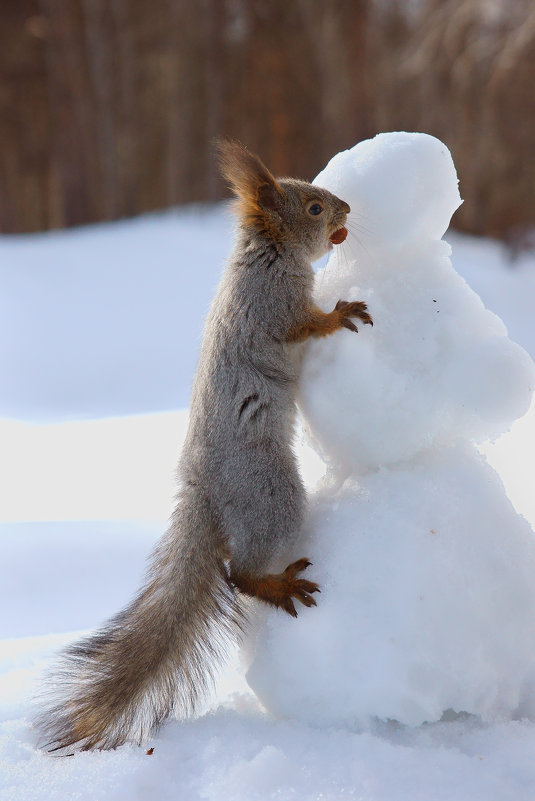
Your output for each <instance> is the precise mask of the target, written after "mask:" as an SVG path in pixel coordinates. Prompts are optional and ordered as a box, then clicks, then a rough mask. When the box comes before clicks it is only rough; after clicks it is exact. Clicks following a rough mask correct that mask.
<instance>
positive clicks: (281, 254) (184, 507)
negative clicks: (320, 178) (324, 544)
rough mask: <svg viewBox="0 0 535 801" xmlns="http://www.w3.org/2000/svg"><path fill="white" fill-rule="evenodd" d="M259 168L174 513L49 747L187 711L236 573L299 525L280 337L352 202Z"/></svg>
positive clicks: (42, 721) (87, 643) (108, 736)
mask: <svg viewBox="0 0 535 801" xmlns="http://www.w3.org/2000/svg"><path fill="white" fill-rule="evenodd" d="M231 149H232V146H231ZM228 158H229V162H228V163H227V165H226V169H227V171H226V174H227V175H228V174H229V173H230V174H231V176H232V170H233V169H235V170H236V172H239V170H240V169H241V170H242V174H241V175H240V176H239V178H240V180H241V184H240V183H239V181H238V180H236V182H235V190H236V192H237V193H238V195H239V194H240V192H242V195H245V194H246V193H253V194H254V192H255V188H254V187H255V175H254V170H255V166H254V165H255V162H254V157H252V160H251V158H250V157H249V155H247V157H246V158H245V157H244V156H243V152H242V153H241V154H240V152H238V151H235V153H234V155H233V153H230V155H229V157H228ZM233 158H235V161H232V159H233ZM239 158H242V161H243V164H244V165H245V166H243V164H242V165H241V166H240V164H238V163H237V161H236V159H237V160H238V161H239ZM235 162H236V163H235ZM229 164H230V166H229ZM258 164H261V163H260V162H258ZM251 165H252V167H251ZM262 167H263V165H262ZM263 169H264V170H265V168H263ZM244 170H245V171H247V170H252V172H246V173H244ZM266 175H267V176H268V177H267V179H266ZM244 176H245V177H244ZM259 176H260V177H258V176H257V177H258V180H257V184H259V183H260V184H261V191H259V192H258V195H259V196H261V197H262V198H264V197H267V201H266V208H265V209H263V208H261V209H260V211H259V212H258V209H257V206H255V207H254V209H253V212H254V215H256V216H254V215H253V216H254V224H252V223H251V220H252V219H253V216H251V214H249V212H247V213H246V212H244V211H242V212H241V214H242V217H241V222H240V228H239V231H238V236H237V241H236V245H235V249H234V252H233V254H232V256H231V258H230V260H229V263H228V266H227V269H226V271H225V274H224V276H223V279H222V281H221V284H220V286H219V289H218V291H217V294H216V297H215V299H214V301H213V304H212V308H211V311H210V314H209V316H208V319H207V323H206V328H205V336H204V341H203V346H202V352H201V356H200V362H199V366H198V370H197V374H196V378H195V382H194V388H193V394H192V399H191V414H190V424H189V429H188V433H187V436H186V441H185V444H184V448H183V452H182V455H181V458H180V462H179V468H178V477H179V482H180V490H179V496H178V504H177V508H176V511H175V513H174V516H173V519H172V522H171V525H170V527H169V530H168V532H167V533H166V535H165V536H164V537H163V538H162V540H161V542H160V543H159V545H158V546H157V548H156V551H155V553H154V554H153V557H152V562H151V566H150V569H149V572H148V577H147V581H146V584H145V586H144V588H143V589H142V590H141V591H140V593H139V594H138V596H137V597H136V598H135V599H134V600H133V601H132V603H131V604H130V605H129V606H128V607H127V608H126V609H125V610H124V611H122V612H121V613H120V614H118V615H117V616H116V617H115V618H113V619H112V620H111V621H110V622H109V623H108V624H107V625H106V626H105V627H104V628H103V629H102V630H101V631H100V632H97V633H95V634H93V635H92V636H90V637H89V638H88V639H86V640H83V641H82V642H79V643H77V644H75V645H73V646H71V647H70V648H68V649H67V650H66V651H65V652H64V653H63V654H62V655H61V656H60V660H59V664H58V665H57V666H56V668H55V669H54V670H53V671H52V673H51V674H50V676H49V678H48V682H47V690H48V695H49V699H48V702H47V707H46V709H45V711H44V712H43V714H42V715H41V717H40V718H39V720H38V726H39V728H40V729H41V731H42V732H43V734H44V735H45V736H46V738H47V741H48V744H49V745H53V746H54V747H55V748H66V747H69V748H70V747H72V746H77V747H78V748H81V749H89V748H115V747H117V746H119V745H121V744H122V743H124V742H126V741H133V742H138V743H139V742H141V741H142V740H143V739H144V738H145V737H146V736H147V735H148V734H149V733H150V732H151V731H153V730H154V729H155V727H157V726H158V725H160V724H161V723H162V722H163V721H164V720H165V719H166V718H167V717H168V716H169V715H170V714H171V713H172V712H176V713H178V714H180V715H184V714H189V713H191V712H192V710H193V709H194V707H195V704H196V702H197V700H198V699H199V697H200V696H202V694H203V693H204V691H205V690H206V688H207V686H208V685H209V684H210V679H211V676H212V671H213V669H214V666H215V665H217V663H218V662H219V660H220V659H221V658H222V657H223V656H224V653H225V651H226V647H227V644H228V642H229V641H233V640H235V638H236V636H237V635H238V633H239V630H240V626H241V622H242V616H241V608H240V605H239V601H238V599H237V598H236V591H235V588H234V585H233V582H232V576H233V574H236V575H237V574H240V573H242V572H246V573H248V574H251V575H262V574H263V573H265V572H266V571H267V570H268V569H269V568H270V566H271V565H272V564H273V562H274V560H276V559H277V558H278V556H279V554H280V553H281V551H282V550H283V549H285V548H288V546H289V544H290V543H291V541H292V539H293V537H294V536H295V535H296V533H297V532H298V530H299V528H300V526H301V523H302V520H303V515H304V512H305V492H304V489H303V485H302V482H301V479H300V476H299V473H298V470H297V466H296V462H295V457H294V454H293V452H292V446H291V443H292V439H293V426H294V416H295V392H296V380H297V367H296V358H295V350H296V345H291V344H287V342H286V340H287V338H288V334H289V331H291V329H292V328H294V327H295V326H298V325H299V324H302V322H303V319H304V317H305V316H306V313H307V310H308V309H310V307H311V304H312V286H313V272H312V268H311V266H310V260H311V259H312V258H316V257H318V256H320V255H321V254H322V252H325V250H326V249H327V247H328V236H329V235H330V234H331V233H332V232H333V231H334V230H335V229H336V226H337V225H338V226H339V225H340V224H343V222H344V221H345V215H346V212H347V210H348V207H347V206H346V204H344V203H343V202H342V201H340V200H338V199H337V198H335V197H334V196H333V195H330V194H329V193H328V192H326V191H325V190H321V189H317V188H316V187H311V186H310V184H306V183H304V182H298V181H293V180H291V179H285V180H281V181H280V183H277V182H275V181H274V179H273V182H272V184H271V183H270V181H271V177H270V174H269V173H268V172H267V170H266V171H265V172H262V173H261V175H260V169H259ZM245 179H247V180H245ZM249 179H251V180H250V181H249ZM266 180H267V182H268V183H267V184H266ZM238 184H239V186H238ZM244 186H245V187H246V188H245V189H244V188H243V187H244ZM266 187H267V188H266ZM272 191H273V192H275V193H276V195H273V197H271V196H270V195H269V193H270V192H272ZM316 197H320V198H321V199H322V201H323V202H324V203H325V207H326V212H325V218H324V219H322V220H309V219H308V217H307V215H306V212H305V211H304V208H305V206H304V204H305V203H306V202H307V201H308V202H310V198H316ZM242 200H243V197H242ZM245 200H246V202H249V201H248V198H245ZM255 202H256V200H255ZM247 214H249V217H247Z"/></svg>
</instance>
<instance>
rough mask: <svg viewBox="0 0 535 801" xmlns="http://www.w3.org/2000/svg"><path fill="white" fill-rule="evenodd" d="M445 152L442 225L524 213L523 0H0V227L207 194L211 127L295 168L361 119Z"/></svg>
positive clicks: (312, 170) (526, 63) (367, 128)
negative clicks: (457, 180) (453, 179)
mask: <svg viewBox="0 0 535 801" xmlns="http://www.w3.org/2000/svg"><path fill="white" fill-rule="evenodd" d="M400 129H401V130H419V131H426V132H428V133H431V134H434V135H436V136H438V137H440V138H441V139H442V140H443V141H444V142H445V143H446V144H447V145H448V147H449V148H450V149H451V151H452V154H453V157H454V160H455V163H456V166H457V169H458V172H459V175H460V177H461V190H462V195H463V197H464V198H465V203H464V205H463V206H462V208H461V210H460V211H459V212H458V213H457V215H456V218H455V220H456V225H457V227H459V228H462V229H464V230H468V231H472V232H474V233H478V234H489V235H492V236H499V237H503V238H506V239H509V240H510V241H511V242H517V243H518V242H520V243H522V241H523V239H524V238H526V237H527V233H528V230H529V229H530V227H532V226H534V225H535V3H534V2H533V0H405V1H404V2H396V0H382V2H379V0H345V1H344V0H269V2H266V0H150V2H149V0H3V2H2V5H1V9H0V231H1V232H3V233H16V232H27V231H37V230H44V229H48V228H58V227H64V226H71V225H78V224H81V223H87V222H93V221H97V220H111V219H116V218H118V217H124V216H131V215H134V214H138V213H140V212H144V211H147V210H151V209H159V208H165V207H168V206H171V205H175V204H180V203H187V202H191V201H205V200H213V199H216V198H218V197H221V196H222V195H223V194H224V192H225V188H224V186H223V184H222V183H221V181H220V180H219V178H218V176H217V172H216V170H215V164H214V159H213V147H212V142H213V139H214V137H216V136H219V135H227V136H233V137H236V138H238V139H240V140H241V141H243V142H244V143H246V144H247V145H248V146H249V147H250V148H251V149H253V150H255V151H256V152H258V153H259V154H260V155H261V156H262V157H263V158H264V160H265V161H266V162H267V164H268V165H269V166H270V167H271V168H272V169H273V171H274V172H275V173H277V174H294V175H298V176H300V177H303V178H307V179H311V178H312V177H313V176H314V175H315V174H316V173H317V172H318V171H319V170H320V169H321V168H322V167H323V166H324V164H325V162H326V161H327V160H328V158H330V156H332V155H333V154H334V153H335V152H337V151H338V150H340V149H343V148H346V147H350V146H352V145H353V144H355V142H357V141H358V140H360V139H363V138H366V137H368V136H373V135H374V134H375V133H377V132H378V131H387V130H400Z"/></svg>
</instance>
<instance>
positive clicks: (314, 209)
mask: <svg viewBox="0 0 535 801" xmlns="http://www.w3.org/2000/svg"><path fill="white" fill-rule="evenodd" d="M307 211H308V213H309V214H312V216H313V217H316V216H317V215H318V214H321V212H322V211H323V206H322V205H321V203H312V205H310V206H309V207H308V209H307Z"/></svg>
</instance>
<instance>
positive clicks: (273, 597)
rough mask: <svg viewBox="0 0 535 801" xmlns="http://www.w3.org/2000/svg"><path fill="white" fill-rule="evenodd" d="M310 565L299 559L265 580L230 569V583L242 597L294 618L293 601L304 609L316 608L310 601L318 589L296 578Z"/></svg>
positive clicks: (305, 560) (264, 578)
mask: <svg viewBox="0 0 535 801" xmlns="http://www.w3.org/2000/svg"><path fill="white" fill-rule="evenodd" d="M311 564H312V563H311V562H309V561H308V559H299V560H298V561H297V562H293V563H292V564H291V565H288V567H287V568H286V570H284V571H283V572H282V573H270V574H267V575H265V576H253V575H252V574H250V573H245V572H239V573H233V572H232V569H231V573H230V581H231V582H232V584H234V586H235V587H237V588H238V589H239V590H240V591H241V592H243V593H245V595H250V596H252V597H254V598H259V599H260V600H261V601H264V602H265V603H268V604H271V605H272V606H276V607H280V608H281V609H284V611H285V612H288V614H289V615H291V616H292V617H297V612H296V611H295V606H294V602H293V601H292V598H297V600H298V601H301V603H302V604H304V605H305V606H316V601H315V600H314V598H313V597H312V593H313V592H320V588H319V587H318V585H317V584H315V583H314V582H313V581H307V580H306V579H299V578H296V575H297V573H301V572H302V571H303V570H305V569H306V568H307V567H309V565H311Z"/></svg>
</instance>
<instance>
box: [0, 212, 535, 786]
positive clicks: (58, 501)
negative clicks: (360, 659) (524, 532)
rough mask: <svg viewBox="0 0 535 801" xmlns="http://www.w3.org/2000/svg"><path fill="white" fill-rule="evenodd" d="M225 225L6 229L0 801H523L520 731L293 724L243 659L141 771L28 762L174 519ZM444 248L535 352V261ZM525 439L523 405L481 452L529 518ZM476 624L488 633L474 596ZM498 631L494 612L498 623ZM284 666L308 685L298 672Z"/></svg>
mask: <svg viewBox="0 0 535 801" xmlns="http://www.w3.org/2000/svg"><path fill="white" fill-rule="evenodd" d="M231 226H232V223H231V219H230V217H229V215H228V213H227V210H226V208H225V207H215V208H213V209H211V210H204V211H201V210H188V211H186V212H181V213H167V214H163V215H154V216H149V217H145V218H140V219H138V220H133V221H127V222H122V223H118V224H113V225H108V226H95V227H91V228H86V229H83V230H80V231H72V232H67V233H61V234H60V233H57V234H50V235H46V236H29V237H0V275H1V280H2V286H3V293H2V294H3V300H2V303H3V309H2V314H1V315H0V325H2V326H4V328H3V331H2V337H1V338H0V375H1V376H2V392H1V397H0V404H1V414H2V415H3V418H4V419H2V420H0V436H1V437H2V443H3V448H2V449H1V450H0V476H1V479H2V487H3V493H2V499H1V501H0V520H1V521H4V522H3V524H2V526H1V528H0V538H1V539H0V542H1V543H2V546H1V547H2V559H1V560H0V571H1V576H0V600H1V602H0V610H1V611H0V637H2V639H1V640H0V798H1V799H2V801H4V799H5V801H8V800H9V801H15V799H16V801H19V799H35V800H36V801H37V800H39V801H41V799H43V801H44V800H45V799H46V801H56V799H57V800H58V801H60V800H61V801H64V800H65V799H71V798H72V799H91V801H95V800H98V799H110V800H111V799H113V800H115V799H117V800H118V801H123V799H124V801H126V799H128V801H131V799H152V798H161V799H167V798H169V799H171V798H172V799H177V798H179V799H188V801H190V800H191V801H195V799H211V800H212V801H223V799H224V801H228V799H233V800H234V799H236V801H242V799H243V801H251V800H252V799H262V800H263V799H268V798H269V799H275V798H281V799H293V798H295V799H300V801H303V800H304V801H308V799H310V801H312V799H314V800H316V799H322V801H324V800H325V799H329V801H330V800H331V799H344V798H355V799H366V800H367V801H405V799H407V801H409V799H410V801H420V800H421V801H429V800H430V799H433V801H434V800H435V799H436V800H437V801H441V799H444V800H445V801H446V799H447V801H465V799H466V801H468V800H470V801H480V799H481V801H483V799H484V800H485V801H488V799H493V800H495V799H496V800H499V801H508V800H509V799H515V800H516V799H519V801H524V800H525V801H528V800H529V801H532V799H533V797H534V795H535V759H534V755H535V725H534V724H533V723H532V722H530V721H528V720H518V721H500V722H494V723H492V724H488V723H483V722H482V720H481V719H480V718H478V717H476V716H462V715H461V716H459V717H457V719H453V718H454V717H455V716H454V715H452V714H449V715H447V716H446V717H447V718H448V719H447V720H444V721H442V722H438V723H432V724H426V725H421V726H416V727H408V726H403V725H399V724H395V723H393V722H390V723H384V724H380V723H378V722H376V723H375V724H373V725H370V726H368V727H367V728H361V727H359V726H353V727H352V726H348V725H347V724H346V725H345V726H340V725H339V726H336V727H333V726H331V727H329V726H311V725H308V724H306V723H304V722H298V721H295V720H293V721H292V720H287V721H283V720H280V719H276V718H275V717H273V716H272V715H270V714H268V713H266V712H265V711H264V710H263V709H262V708H261V707H260V705H259V704H258V702H257V701H256V699H255V698H254V696H253V695H252V693H251V691H250V690H249V689H248V688H247V686H246V684H245V682H244V678H243V669H242V667H241V666H240V665H239V664H237V663H234V664H232V665H231V666H230V667H229V669H228V671H226V672H225V674H224V675H223V676H222V678H221V681H220V682H219V684H218V689H217V692H216V694H215V696H214V698H213V699H212V701H211V703H210V705H209V708H210V711H209V713H208V714H205V715H202V716H201V717H200V718H199V719H198V720H194V721H189V722H170V723H169V724H168V725H167V726H166V727H165V728H164V729H163V730H162V732H161V733H160V734H159V735H158V736H157V737H156V738H155V739H154V741H153V742H152V743H150V744H149V745H153V746H154V754H153V755H152V756H150V757H149V756H146V755H145V751H144V750H143V749H137V748H131V747H125V748H122V749H119V750H118V751H116V752H111V753H97V754H79V755H77V756H76V757H73V758H71V759H53V758H50V757H49V756H47V755H46V754H43V753H42V752H40V751H37V750H36V748H35V734H34V732H32V730H31V728H30V727H29V725H28V722H27V718H28V717H29V715H30V709H31V707H30V697H31V694H32V691H33V688H34V682H35V679H36V677H37V676H38V675H39V672H40V671H41V670H42V668H43V665H44V663H45V661H46V660H47V659H48V658H49V657H50V656H51V655H52V654H53V653H54V652H55V651H56V650H57V649H58V648H59V647H60V646H61V645H63V644H65V643H66V642H69V641H71V640H72V639H74V638H75V637H77V636H79V634H80V629H82V628H84V629H85V628H91V627H94V626H96V625H98V624H99V623H100V622H102V620H103V618H105V617H106V616H108V615H110V614H112V613H113V612H115V611H117V609H118V608H119V606H120V605H121V604H122V603H124V601H126V599H128V598H129V597H130V595H131V593H132V591H133V589H134V587H135V586H137V583H138V580H139V575H140V573H141V571H142V567H143V561H144V556H145V554H146V553H148V551H149V550H150V548H151V547H152V544H153V542H154V541H155V540H156V538H157V537H158V536H159V534H160V533H161V531H162V529H163V525H164V523H165V520H166V518H167V516H168V514H169V511H170V508H171V505H172V494H173V482H172V473H173V469H174V464H175V462H176V455H177V452H178V449H179V447H180V443H181V439H182V436H183V432H184V429H185V420H186V412H185V411H183V412H176V413H161V412H165V411H166V410H168V409H170V408H175V407H177V406H180V405H184V404H185V403H186V398H187V395H188V392H189V386H190V382H191V377H192V371H193V367H194V364H195V359H196V354H197V350H198V344H199V337H200V330H201V317H202V315H203V313H204V311H205V310H206V309H207V307H208V303H209V300H210V296H211V292H212V290H213V287H214V285H215V283H216V281H217V278H218V275H219V273H220V270H221V267H222V264H223V261H224V259H225V256H226V254H227V253H228V248H229V243H230V240H231ZM447 239H448V241H449V242H450V243H451V244H452V245H453V255H452V258H453V262H454V265H455V267H456V269H457V270H458V271H459V272H460V273H461V274H462V275H463V276H464V277H465V278H467V279H468V280H469V283H470V284H471V286H472V287H473V288H474V289H475V290H476V291H478V292H479V294H480V295H481V296H482V298H483V300H484V302H485V303H486V304H487V305H488V306H489V308H491V309H492V310H493V311H494V312H496V313H498V314H499V315H500V316H501V317H502V318H503V319H504V321H505V323H506V325H507V327H508V329H509V332H510V333H511V335H512V336H513V338H514V339H516V340H517V341H518V342H520V344H522V345H523V346H524V347H526V348H527V349H528V350H529V351H530V353H531V354H532V355H535V326H534V325H533V319H532V311H531V305H532V301H531V299H532V298H533V291H534V289H535V287H534V282H535V259H534V258H533V257H532V256H531V257H530V256H525V257H524V258H523V259H522V260H521V261H519V262H518V263H515V264H514V265H511V264H509V263H508V260H507V254H506V252H505V251H504V250H503V248H502V246H501V245H499V244H498V243H494V242H490V241H481V240H477V239H473V238H469V237H462V236H459V235H453V234H448V236H447ZM194 242H195V245H194V244H193V243H194ZM192 264H193V265H194V267H192ZM133 265H134V266H135V270H134V272H132V269H131V267H132V266H133ZM186 266H187V274H188V277H189V278H188V281H187V282H186V280H185V279H184V274H185V272H186ZM71 270H76V271H77V281H79V282H80V286H82V287H85V288H86V289H87V292H86V293H84V294H85V296H86V297H85V300H84V298H83V297H78V296H77V293H76V286H75V284H76V283H77V281H76V282H75V281H74V279H73V277H72V276H71V274H70V273H71ZM134 275H135V280H132V279H133V277H134ZM177 276H178V277H177ZM189 279H191V280H189ZM153 280H154V281H156V283H157V285H158V287H159V290H158V292H156V291H155V290H154V291H153V288H152V281H153ZM76 303H77V308H76V313H72V314H70V313H69V312H68V309H69V306H70V305H72V304H74V305H75V306H76ZM171 304H172V305H171ZM103 307H105V308H106V316H105V318H104V320H102V321H101V320H100V313H101V309H102V308H103ZM133 309H134V310H136V313H133ZM177 327H178V328H177ZM177 330H179V336H177ZM192 332H193V333H192ZM362 333H363V331H362V330H361V333H359V335H358V336H359V337H361V334H362ZM175 340H176V341H175ZM359 341H360V340H359ZM147 412H158V413H150V414H147ZM117 415H121V417H118V416H117ZM132 415H138V416H134V417H132ZM103 416H104V417H106V418H107V419H91V420H84V419H83V418H84V417H85V418H90V417H91V418H99V417H103ZM74 420H76V422H74ZM51 421H56V424H54V425H51V424H50V423H51ZM59 421H62V422H59ZM65 421H69V422H65ZM534 436H535V411H534V410H533V408H532V410H531V411H530V413H529V414H528V415H527V416H526V417H525V418H523V419H522V420H519V421H518V422H517V423H515V424H514V425H513V427H512V432H511V434H506V435H504V436H503V437H501V438H500V439H499V440H498V441H497V443H496V444H490V443H487V444H484V445H483V446H482V448H483V450H484V451H485V453H486V454H487V455H488V458H489V460H490V461H491V463H492V464H493V465H494V466H495V467H496V468H497V469H498V470H499V472H500V475H501V477H502V478H503V479H504V482H505V484H506V487H507V491H508V495H509V497H510V498H511V499H512V500H513V501H514V504H515V506H516V508H517V509H518V510H520V511H522V512H523V514H525V515H526V517H528V518H529V520H530V521H531V522H532V523H534V522H535V501H534V498H533V494H532V491H531V484H532V476H533V472H534V467H535V464H534V457H533V453H532V452H533V448H532V447H531V444H532V443H533V438H534ZM299 450H300V454H301V456H302V460H303V464H304V467H305V468H306V470H307V476H308V483H309V484H310V485H311V484H313V483H314V481H315V480H316V478H317V477H318V476H320V475H321V473H322V467H321V465H320V463H319V462H318V459H317V457H315V455H314V454H313V453H312V452H311V451H310V449H307V448H306V447H305V446H303V445H301V444H300V447H299ZM451 479H452V481H455V480H456V477H455V475H454V474H453V473H452V476H451ZM370 480H371V479H370ZM376 480H379V479H376ZM494 480H495V479H494ZM69 520H70V521H71V522H69ZM28 521H30V522H28ZM58 521H61V522H58ZM433 536H434V535H431V534H429V535H428V537H429V539H431V538H432V537H433ZM421 539H422V540H423V541H422V547H424V548H425V547H426V539H425V537H422V538H421ZM479 541H480V538H479V537H477V538H476V541H475V542H476V543H477V542H479ZM401 545H402V544H401V543H399V547H396V548H395V549H394V551H395V552H394V556H395V554H397V555H398V557H399V558H403V554H402V553H401ZM413 545H414V544H413ZM458 545H459V547H460V548H461V547H465V548H467V547H469V542H466V543H462V542H461V541H460V540H459V541H458ZM506 551H507V549H506ZM327 555H328V554H327ZM372 557H373V551H372V552H371V553H370V554H368V557H367V558H368V559H371V558H372ZM318 564H319V563H318ZM419 565H420V566H421V562H419ZM383 569H384V566H383ZM511 569H512V567H511V566H509V567H508V570H511ZM526 569H529V566H528V567H526ZM520 570H521V572H522V570H524V568H523V567H520ZM461 579H462V577H459V580H461ZM366 580H367V581H368V582H369V581H370V575H369V574H368V575H367V576H366ZM506 580H507V579H506V578H504V579H500V578H499V576H498V583H500V581H506ZM325 590H327V588H325ZM326 595H327V592H326V591H324V593H323V594H322V596H321V597H320V599H319V600H320V606H318V608H317V609H316V610H310V611H311V616H310V617H309V618H308V617H307V615H308V610H304V612H303V614H300V617H299V620H298V621H291V622H292V623H294V627H293V631H294V632H295V631H296V630H297V629H296V628H295V627H296V626H300V625H301V624H303V625H305V626H307V625H309V623H308V620H310V621H311V625H313V617H312V615H313V614H315V613H319V614H322V611H321V610H322V605H323V601H324V597H325V596H326ZM412 602H413V604H414V603H415V601H414V599H412ZM510 602H511V603H513V602H514V599H510ZM490 603H491V606H492V599H491V600H490ZM492 608H493V609H494V611H495V606H494V607H492ZM401 611H402V610H401ZM401 611H400V610H398V609H396V610H395V612H396V615H397V616H399V615H400V614H401ZM283 620H284V618H283V617H281V622H283ZM481 620H482V626H483V630H484V631H488V630H489V629H490V628H491V627H492V625H493V619H490V620H489V615H488V614H487V606H486V603H482V605H481ZM500 621H503V615H500V614H499V615H498V618H497V619H496V620H495V621H494V624H495V626H496V627H497V626H498V625H499V622H500ZM511 622H514V621H510V620H509V621H504V622H503V625H504V627H505V626H507V625H508V623H511ZM512 631H513V632H514V626H513V630H512ZM8 638H9V639H8ZM528 658H529V657H528ZM293 669H294V671H295V675H296V676H298V677H299V676H305V675H306V672H307V670H308V666H307V664H306V663H305V664H302V663H298V664H295V665H294V666H293ZM377 678H378V679H380V677H377ZM385 678H386V677H385ZM294 685H295V681H294Z"/></svg>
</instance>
